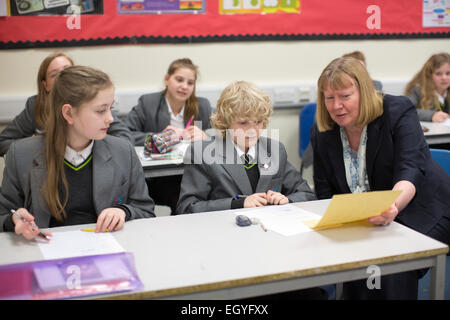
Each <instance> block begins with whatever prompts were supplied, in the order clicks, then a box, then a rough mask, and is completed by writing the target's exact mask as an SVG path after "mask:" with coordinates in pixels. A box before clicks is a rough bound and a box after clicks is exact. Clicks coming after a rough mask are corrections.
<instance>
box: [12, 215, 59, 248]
mask: <svg viewBox="0 0 450 320" xmlns="http://www.w3.org/2000/svg"><path fill="white" fill-rule="evenodd" d="M11 213H12V214H13V215H15V216H16V217H17V218H19V219H20V220H22V221H23V222H25V223H29V225H30V227H31V230H33V231H36V230H37V229H38V228H37V226H36V224H35V223H34V222H33V221H32V222H29V221H27V220H26V219H25V218H24V217H22V216H21V215H20V213H18V212H16V210H13V209H11ZM39 237H41V238H44V239H46V240H50V238H49V237H48V236H47V235H46V234H45V233H43V232H42V231H39Z"/></svg>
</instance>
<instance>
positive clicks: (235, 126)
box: [229, 117, 264, 152]
mask: <svg viewBox="0 0 450 320" xmlns="http://www.w3.org/2000/svg"><path fill="white" fill-rule="evenodd" d="M263 125H264V121H263V120H262V119H257V118H256V117H251V118H238V119H236V120H234V121H233V123H232V124H231V125H230V128H229V131H230V134H231V136H232V137H233V140H234V143H235V144H236V145H238V146H239V148H241V150H242V151H245V152H247V151H248V148H250V147H252V146H254V145H256V143H257V142H258V139H259V137H260V135H261V131H262V129H263Z"/></svg>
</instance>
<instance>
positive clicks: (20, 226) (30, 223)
mask: <svg viewBox="0 0 450 320" xmlns="http://www.w3.org/2000/svg"><path fill="white" fill-rule="evenodd" d="M16 213H18V214H19V215H20V216H21V217H22V218H23V219H25V220H26V222H25V221H23V220H21V219H20V218H19V217H18V216H16V215H15V214H13V215H12V221H13V223H14V226H15V227H14V231H15V232H16V234H18V235H22V236H23V237H24V238H25V239H27V240H32V239H34V238H36V237H38V236H39V232H41V230H40V229H39V228H38V226H37V225H36V223H35V222H34V216H33V215H32V214H31V213H29V212H28V210H27V209H25V208H20V209H17V210H16ZM42 233H44V234H45V235H47V236H49V237H51V236H52V234H51V233H49V232H44V231H42ZM46 240H47V241H48V239H46Z"/></svg>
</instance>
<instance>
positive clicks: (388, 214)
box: [367, 203, 399, 226]
mask: <svg viewBox="0 0 450 320" xmlns="http://www.w3.org/2000/svg"><path fill="white" fill-rule="evenodd" d="M398 212H399V211H398V208H397V206H396V205H395V203H393V204H392V205H391V206H390V207H389V208H388V209H387V210H385V211H384V212H383V213H382V214H381V215H380V216H376V217H370V218H368V219H367V221H368V222H369V223H373V224H375V225H378V226H385V225H387V224H389V223H391V222H392V221H394V219H395V218H396V217H397V215H398Z"/></svg>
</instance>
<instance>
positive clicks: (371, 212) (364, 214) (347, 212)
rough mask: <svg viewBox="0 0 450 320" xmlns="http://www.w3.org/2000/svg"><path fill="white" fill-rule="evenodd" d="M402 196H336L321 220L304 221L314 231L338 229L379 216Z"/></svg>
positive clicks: (387, 193)
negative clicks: (347, 224)
mask: <svg viewBox="0 0 450 320" xmlns="http://www.w3.org/2000/svg"><path fill="white" fill-rule="evenodd" d="M400 194H401V191H398V190H395V191H393V190H388V191H371V192H364V193H349V194H338V195H334V196H333V198H332V199H331V202H330V204H329V205H328V208H327V210H326V211H325V213H324V215H323V216H322V218H321V219H320V220H308V221H303V223H304V224H306V225H307V226H308V227H310V228H311V229H314V230H320V229H328V228H336V227H339V226H342V225H344V224H346V223H351V222H357V221H364V220H366V219H367V218H369V217H374V216H379V215H380V214H381V213H383V212H384V211H385V210H386V209H388V208H389V207H390V206H391V205H392V204H393V203H394V201H395V200H396V199H397V198H398V196H399V195H400Z"/></svg>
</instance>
